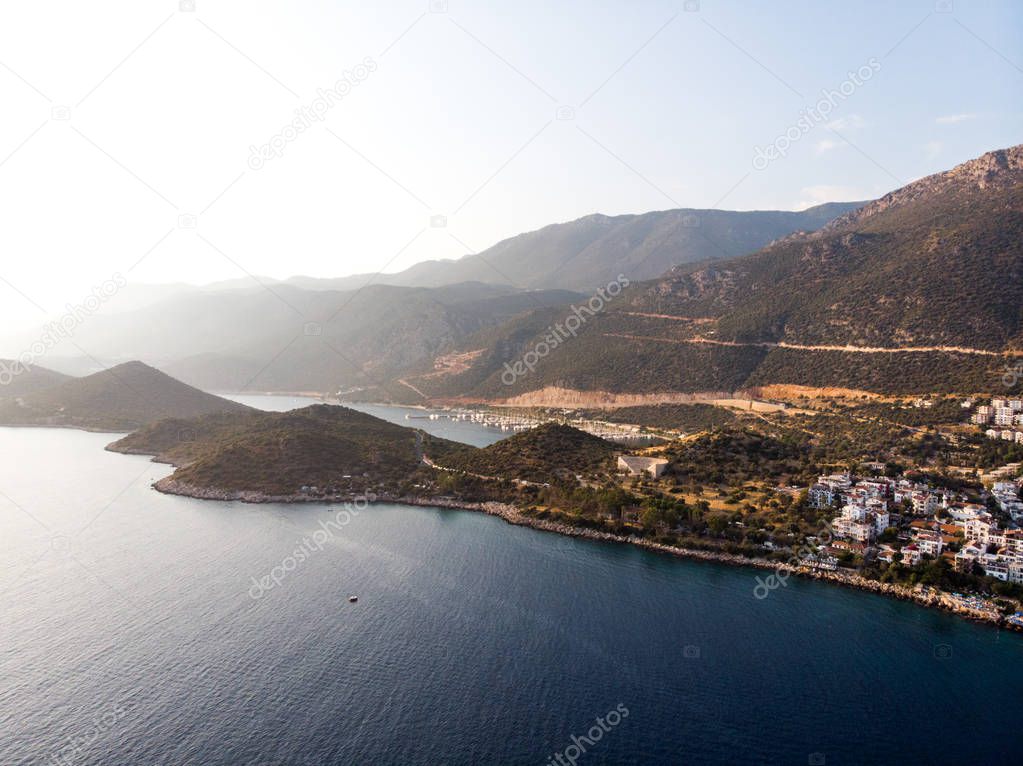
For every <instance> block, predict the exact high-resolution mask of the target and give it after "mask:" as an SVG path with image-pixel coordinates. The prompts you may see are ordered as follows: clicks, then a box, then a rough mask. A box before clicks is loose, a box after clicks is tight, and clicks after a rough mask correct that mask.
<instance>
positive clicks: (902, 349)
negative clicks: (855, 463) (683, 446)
mask: <svg viewBox="0 0 1023 766" xmlns="http://www.w3.org/2000/svg"><path fill="white" fill-rule="evenodd" d="M646 316H651V315H646ZM662 318H664V319H685V317H669V316H666V315H664V316H662ZM604 337H607V338H625V339H627V340H649V341H654V342H656V343H675V344H678V345H693V344H700V343H702V344H706V345H709V346H733V347H736V348H743V347H749V348H789V349H793V350H795V351H846V352H851V353H855V354H907V353H925V352H932V353H933V352H940V353H948V354H974V355H977V356H994V357H998V356H1023V350H1016V351H988V350H986V349H982V348H967V347H964V346H899V347H895V348H885V347H883V346H824V345H803V344H800V343H787V342H785V341H778V342H770V341H748V342H743V341H736V340H713V339H712V338H703V337H699V336H697V337H695V338H658V337H656V336H649V335H629V334H627V333H618V332H606V333H604Z"/></svg>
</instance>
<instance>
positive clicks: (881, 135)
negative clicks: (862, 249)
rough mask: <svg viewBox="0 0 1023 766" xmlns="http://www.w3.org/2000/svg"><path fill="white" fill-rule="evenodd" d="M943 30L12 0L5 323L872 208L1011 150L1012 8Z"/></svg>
mask: <svg viewBox="0 0 1023 766" xmlns="http://www.w3.org/2000/svg"><path fill="white" fill-rule="evenodd" d="M951 6H952V3H951V2H949V3H947V4H943V3H938V4H937V5H935V3H934V2H932V1H931V0H927V1H925V2H905V3H897V4H893V3H885V2H856V3H841V4H831V3H828V4H824V3H817V2H783V3H758V4H745V3H728V2H714V0H705V1H704V2H702V3H694V2H688V3H687V2H682V0H677V1H674V2H645V3H641V4H636V3H613V2H597V3H594V2H571V3H557V4H550V3H539V2H515V3H484V2H459V1H458V0H451V2H433V3H428V2H427V0H412V1H410V2H388V3H379V2H369V1H365V2H343V3H342V2H307V1H304V2H293V3H269V2H247V3H242V2H213V1H212V0H198V1H197V2H196V3H194V4H190V3H188V2H185V3H182V4H181V5H180V9H179V4H178V3H177V2H167V1H164V2H153V1H152V0H147V1H146V2H139V1H138V0H135V1H134V2H105V3H100V4H96V3H77V2H41V3H16V4H10V3H9V4H6V5H5V7H4V9H3V11H2V13H3V22H2V23H0V42H2V45H0V50H2V53H0V98H2V99H3V101H4V104H5V109H4V120H3V124H2V125H0V205H2V207H0V209H2V211H3V226H2V228H0V252H2V253H3V261H2V268H0V278H2V281H0V319H2V320H3V321H4V322H5V324H6V326H8V327H11V326H14V325H20V324H24V323H26V322H38V321H40V320H42V319H44V318H45V317H46V316H47V315H51V316H52V315H57V314H59V313H61V312H62V311H64V305H65V303H66V302H69V301H71V302H76V301H80V300H82V299H83V298H84V296H86V295H88V294H89V292H90V291H91V290H92V288H93V287H94V286H96V285H99V284H100V283H101V282H103V280H106V279H109V278H110V277H111V276H112V275H113V274H115V273H120V274H122V275H124V277H125V279H126V280H127V281H128V282H129V283H132V284H137V283H168V282H187V283H194V284H203V283H209V282H214V281H218V280H225V279H237V278H242V279H248V278H249V276H248V275H259V276H267V277H271V278H286V277H288V276H291V275H296V274H304V275H312V276H319V277H336V276H343V275H347V274H353V273H369V274H372V273H376V272H381V271H384V272H394V271H398V270H401V269H403V268H406V267H408V266H409V265H411V264H413V263H416V262H419V261H422V260H426V259H437V258H458V257H460V256H462V255H464V254H466V253H468V252H473V251H477V250H481V249H484V248H486V247H489V246H490V245H492V244H494V243H495V242H497V241H499V240H500V239H502V238H505V237H508V236H512V235H515V234H517V233H520V232H523V231H527V230H531V229H535V228H539V227H541V226H544V225H546V224H548V223H553V222H557V221H565V220H570V219H573V218H576V217H579V216H583V215H587V214H589V213H593V212H602V213H608V214H617V213H636V212H644V211H648V210H656V209H666V208H673V207H696V208H706V207H720V208H725V209H735V210H751V209H782V210H793V209H800V208H803V207H807V206H809V205H813V204H817V203H820V202H825V201H833V200H853V199H868V198H873V197H876V196H879V195H881V194H883V193H884V192H886V191H888V190H890V189H892V188H896V187H898V186H900V185H903V184H904V183H906V182H908V181H910V180H912V179H914V178H918V177H920V176H923V175H926V174H928V173H931V172H934V171H937V170H939V169H943V168H947V167H950V166H952V165H954V164H955V163H957V162H960V161H963V160H965V159H968V158H970V157H974V156H977V155H978V154H980V153H982V152H984V151H987V150H989V149H992V148H996V147H1000V146H1008V145H1010V144H1012V143H1014V142H1016V141H1017V140H1018V136H1019V134H1020V127H1021V125H1023V118H1021V114H1020V110H1019V104H1020V103H1023V99H1021V97H1023V74H1021V70H1020V66H1021V64H1023V52H1021V36H1020V34H1019V32H1020V21H1021V17H1023V9H1021V8H1020V7H1019V6H1018V5H1016V4H1014V3H1008V2H1005V3H971V2H956V3H955V6H954V9H952V8H951ZM949 10H951V12H946V11H949ZM872 61H873V62H875V63H874V64H872V63H871V62H872ZM367 63H368V66H367ZM360 65H362V66H366V67H367V69H366V70H365V71H363V70H359V72H358V74H360V75H361V78H360V77H357V76H354V75H352V74H351V73H353V72H355V70H356V67H357V66H360ZM872 66H873V72H872V75H871V77H870V78H869V80H867V81H863V82H861V83H860V84H858V85H856V86H855V88H854V89H853V90H852V91H851V95H849V96H848V97H845V96H842V97H841V98H839V99H837V100H836V105H835V107H834V109H833V110H832V111H831V113H830V114H829V115H827V119H826V120H820V121H815V120H813V119H811V120H810V123H808V124H809V125H810V127H809V129H808V130H803V129H797V130H796V133H798V134H799V137H798V138H797V140H795V141H792V142H791V145H790V146H788V147H787V148H786V151H785V153H784V156H779V157H778V158H776V159H775V160H773V161H771V162H769V163H766V166H765V167H762V168H757V167H755V165H754V160H755V158H756V157H757V151H758V149H763V148H765V147H768V146H770V145H772V144H774V143H775V141H776V139H778V138H779V137H780V136H784V135H785V133H786V131H787V130H789V129H790V128H791V127H792V126H797V125H798V121H799V120H800V118H801V116H803V114H804V110H806V109H808V108H810V107H812V106H813V105H814V104H816V103H817V102H818V101H819V100H820V99H821V97H822V91H827V90H836V89H839V88H840V87H841V85H842V83H843V82H845V81H846V80H847V79H848V77H849V74H850V73H855V72H857V71H858V70H860V69H861V68H862V67H867V70H864V71H870V68H871V67H872ZM346 72H348V73H349V75H347V76H348V77H349V81H353V82H354V84H353V85H351V86H350V87H348V88H346V89H345V88H343V89H342V90H347V92H345V93H343V95H342V97H340V98H332V99H331V100H330V103H329V104H328V105H327V108H323V103H326V102H321V104H320V105H319V106H317V105H316V103H315V102H316V101H317V99H318V98H322V94H321V93H320V91H321V90H322V91H326V90H328V89H330V88H332V87H334V85H335V83H337V82H338V80H339V79H340V78H344V77H346ZM559 109H560V112H559ZM296 110H304V113H305V114H306V115H309V114H312V113H313V112H314V111H317V110H318V113H317V115H316V118H315V119H307V121H308V123H309V128H308V129H304V130H303V131H302V132H300V133H297V134H292V135H291V136H290V140H284V141H280V140H278V141H277V146H276V147H275V155H274V156H272V157H271V158H270V159H266V160H265V161H262V162H259V161H254V160H253V159H252V155H251V153H250V147H257V152H258V147H260V146H262V145H265V144H268V143H270V142H271V141H273V140H274V137H275V136H278V135H279V134H281V133H282V129H283V128H284V127H285V126H286V125H287V124H288V123H289V122H290V121H292V120H294V119H296ZM320 118H322V119H320ZM804 119H805V118H804ZM796 133H793V135H795V134H796ZM761 164H765V163H761ZM255 165H261V166H260V167H258V168H256V167H254V166H255ZM437 215H440V216H444V217H445V218H446V226H437V225H434V226H431V225H430V222H431V218H432V217H433V216H437ZM437 220H438V219H434V221H435V223H436V221H437ZM495 281H500V279H499V277H498V276H497V275H495Z"/></svg>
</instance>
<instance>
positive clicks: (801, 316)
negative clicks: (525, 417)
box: [409, 146, 1023, 399]
mask: <svg viewBox="0 0 1023 766" xmlns="http://www.w3.org/2000/svg"><path fill="white" fill-rule="evenodd" d="M561 319H564V316H563V315H559V313H558V312H557V311H556V310H546V311H534V312H531V313H530V314H527V315H523V316H521V317H517V318H515V319H513V320H512V321H510V322H509V323H507V324H506V325H504V326H502V327H500V328H497V329H494V330H488V331H485V332H482V333H480V334H479V335H477V336H474V337H472V338H470V339H468V340H467V341H466V343H465V345H464V347H463V351H464V352H468V351H472V350H478V351H479V353H478V355H477V356H475V357H474V360H473V364H472V365H470V366H469V367H468V368H467V369H464V370H461V371H459V372H458V374H452V375H447V376H440V377H438V376H422V377H419V376H409V380H410V381H411V382H412V383H413V384H414V385H416V387H417V388H419V389H420V390H422V391H424V392H425V393H426V394H427V395H429V396H431V397H439V398H445V397H463V398H465V397H468V398H473V397H480V398H485V399H486V398H506V397H509V396H517V395H520V394H525V393H527V392H530V391H539V390H541V389H544V388H562V389H571V390H577V391H608V392H696V391H708V392H722V391H735V390H739V389H744V388H751V387H762V386H767V385H775V384H782V385H794V386H807V387H835V388H844V389H853V390H867V391H879V392H901V393H915V392H927V391H950V392H983V391H991V390H993V386H994V385H995V384H996V382H997V381H998V380H999V379H1000V376H1001V374H1002V373H1003V372H1004V368H1005V366H1006V365H1008V364H1010V363H1013V362H1015V361H1018V359H1019V357H1016V356H1013V354H1016V353H1018V352H1019V351H1020V350H1021V349H1023V147H1021V146H1015V147H1010V148H1007V149H1002V150H998V151H994V152H989V153H987V154H985V155H983V156H982V157H979V158H976V159H974V160H971V161H969V162H966V163H963V164H961V165H959V166H957V167H955V168H953V169H951V170H949V171H946V172H944V173H938V174H935V175H933V176H928V177H927V178H923V179H920V180H918V181H916V182H913V183H911V184H909V185H907V186H905V187H903V188H901V189H897V190H895V191H893V192H891V193H889V194H887V195H885V196H884V197H882V198H881V199H879V200H877V201H875V202H872V203H869V204H867V205H865V206H864V207H863V208H861V209H859V210H857V211H852V212H849V213H847V214H846V215H844V216H842V217H840V218H838V219H836V220H834V221H833V222H831V223H829V224H828V225H826V226H825V227H823V228H822V229H820V230H819V231H816V232H812V233H803V234H794V235H790V236H787V237H785V238H782V239H780V240H778V241H776V242H774V243H772V244H770V245H767V246H766V247H764V248H763V249H761V250H759V251H757V252H756V253H752V254H749V255H746V256H742V257H738V258H729V259H720V260H716V261H713V262H706V263H700V264H689V265H681V266H677V267H675V268H674V269H672V270H671V271H670V272H668V273H667V274H665V275H664V276H663V277H661V278H659V279H656V280H652V281H647V282H641V283H636V284H634V285H632V286H631V287H630V288H629V289H628V290H626V291H625V292H624V293H623V294H622V296H621V297H620V298H618V299H616V300H614V301H613V302H611V303H610V304H609V306H608V308H607V309H606V310H605V311H604V312H602V313H600V314H599V315H597V316H596V317H594V318H593V319H592V320H591V321H589V322H587V323H586V325H585V326H584V327H583V328H582V330H581V331H580V332H579V334H578V336H577V337H575V338H573V339H571V341H570V342H566V343H564V344H562V345H561V346H560V347H559V348H558V349H557V350H556V351H554V352H552V353H550V354H549V355H547V356H545V357H544V358H542V359H540V361H539V363H538V364H537V365H536V367H535V370H534V371H533V372H532V373H531V374H530V375H526V376H522V377H521V379H517V380H515V381H514V383H513V384H512V385H505V384H504V383H502V381H501V375H502V374H503V373H505V371H506V370H507V368H506V367H505V365H506V364H511V363H514V362H515V361H516V360H517V359H521V358H522V356H523V355H524V354H526V353H528V352H529V351H530V350H531V349H535V348H536V347H537V344H538V343H539V342H540V341H541V340H542V339H543V338H544V336H545V334H547V333H549V332H550V330H549V328H550V327H551V325H552V324H553V323H554V322H557V321H558V320H561ZM1021 377H1023V376H1021Z"/></svg>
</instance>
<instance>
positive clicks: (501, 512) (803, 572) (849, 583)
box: [153, 476, 1023, 630]
mask: <svg viewBox="0 0 1023 766" xmlns="http://www.w3.org/2000/svg"><path fill="white" fill-rule="evenodd" d="M153 487H154V488H155V489H156V490H157V491H159V492H162V493H164V494H169V495H181V496H184V497H191V498H196V499H199V500H227V501H237V502H243V503H320V504H323V503H345V502H349V503H350V502H355V501H356V500H359V499H362V500H366V499H368V498H367V497H366V496H362V495H345V496H341V495H338V496H333V497H312V496H309V495H298V494H290V495H268V494H265V493H262V492H251V491H235V490H222V489H214V488H206V487H196V486H194V485H189V484H185V483H183V482H179V481H175V480H174V479H172V478H171V477H169V476H168V477H166V478H163V479H160V480H159V481H157V482H155V483H154V484H153ZM370 502H375V503H396V504H403V505H416V506H424V507H436V508H452V509H458V510H464V511H475V512H477V513H486V514H488V515H490V516H497V517H498V518H500V519H503V520H504V521H506V522H508V523H509V524H515V525H516V526H524V527H531V528H533V529H538V530H541V531H544V532H553V533H557V534H561V535H567V536H570V537H581V538H586V539H588V540H596V541H599V542H606V543H617V544H619V545H634V546H637V547H640V548H645V549H646V550H650V551H655V552H657V553H666V554H669V555H672V556H678V557H680V558H688V559H697V560H700V561H708V562H713V563H718V564H728V565H730V566H743V567H753V568H756V569H764V570H772V572H773V574H771V575H768V577H767V578H766V579H767V581H768V583H769V582H770V581H771V580H772V578H774V582H775V584H774V585H773V586H772V585H770V584H765V582H764V580H763V579H761V578H757V585H755V586H751V594H752V595H754V597H758V598H763V596H757V595H756V592H757V588H758V587H759V588H764V589H765V594H766V592H769V591H770V590H773V589H774V588H776V587H783V586H784V581H785V580H786V579H787V578H788V577H789V576H792V575H795V576H797V577H803V578H808V579H813V580H821V581H826V582H831V583H835V584H837V585H843V586H845V587H848V588H856V589H858V590H865V591H869V592H871V593H877V594H879V595H883V596H888V597H890V598H896V599H899V600H900V601H912V602H914V603H916V604H919V605H920V606H926V607H931V608H936V609H942V610H944V611H948V612H951V613H953V614H956V615H958V616H960V617H964V618H966V619H968V620H973V621H976V622H985V623H988V624H991V625H995V626H997V627H1000V628H1007V629H1011V630H1023V627H1021V626H1019V625H1016V624H1013V623H1010V622H1008V621H1007V620H1006V619H1005V618H1004V617H1003V616H1002V615H1001V614H1000V613H999V612H998V611H997V610H996V609H995V608H994V607H993V606H991V607H989V608H980V607H979V606H971V605H969V604H966V603H963V602H962V601H960V600H957V599H956V598H955V597H954V596H953V595H952V594H950V593H946V592H944V591H938V590H934V589H924V588H922V587H920V586H917V587H914V588H908V587H906V586H903V585H893V584H891V583H882V582H878V581H877V580H869V579H867V578H865V577H861V576H860V575H857V574H854V573H851V572H842V571H830V570H820V569H811V568H810V567H807V566H800V565H796V564H791V563H788V562H784V561H782V562H779V561H771V560H769V559H762V558H746V557H745V556H739V555H736V554H732V553H725V552H721V551H704V550H698V549H694V548H682V547H677V546H672V545H664V544H662V543H657V542H654V541H652V540H647V539H644V538H641V537H635V536H631V535H628V536H627V535H616V534H612V533H610V532H599V531H597V530H593V529H586V528H583V527H574V526H571V525H569V524H564V523H562V522H557V521H551V520H549V519H538V518H536V517H533V516H528V515H526V514H525V513H523V512H522V511H521V510H520V509H519V508H517V507H515V506H513V505H510V504H508V503H499V502H482V503H476V502H470V501H467V500H458V499H456V498H450V497H420V496H408V495H404V496H399V495H392V494H386V493H384V494H377V495H372V499H371V500H370Z"/></svg>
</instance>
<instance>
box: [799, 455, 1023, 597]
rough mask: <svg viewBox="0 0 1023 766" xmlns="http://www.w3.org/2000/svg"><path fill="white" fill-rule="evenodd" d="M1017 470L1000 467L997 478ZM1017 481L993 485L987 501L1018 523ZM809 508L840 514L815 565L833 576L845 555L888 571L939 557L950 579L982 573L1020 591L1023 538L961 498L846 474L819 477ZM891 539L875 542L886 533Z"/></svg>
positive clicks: (1022, 517) (1021, 515)
mask: <svg viewBox="0 0 1023 766" xmlns="http://www.w3.org/2000/svg"><path fill="white" fill-rule="evenodd" d="M1018 469H1019V465H1018V464H1013V465H1009V466H1005V467H1004V469H1003V470H1002V473H1001V474H1000V475H1001V476H1002V477H1004V478H1008V477H1009V476H1015V475H1016V474H1017V473H1018V472H1019V471H1018ZM1020 482H1023V480H1019V481H1010V480H1005V481H996V482H995V483H994V485H993V486H992V488H991V497H992V498H993V499H994V501H995V503H997V505H998V507H999V509H1000V510H1001V511H1002V512H1003V513H1005V514H1006V515H1007V516H1009V517H1010V518H1011V519H1012V522H1013V525H1016V524H1017V523H1019V522H1023V501H1021V499H1020ZM808 499H809V502H810V503H811V504H812V505H814V506H815V507H817V508H833V507H838V508H840V511H839V515H838V516H837V517H836V518H835V519H834V520H833V521H832V522H831V531H832V535H833V538H834V539H833V540H832V541H831V542H830V544H829V545H828V546H826V547H825V548H824V549H823V550H822V551H821V552H820V553H819V554H817V555H816V556H815V557H814V559H815V561H816V562H817V565H818V566H823V567H825V568H834V565H835V564H836V563H837V559H838V557H839V556H841V555H843V554H844V553H846V552H849V553H853V554H858V555H860V556H864V557H867V556H868V555H869V556H876V557H877V559H878V560H881V561H887V562H889V563H891V562H894V561H900V562H901V563H902V564H904V565H906V566H914V565H916V564H919V563H920V562H922V561H924V560H925V559H937V558H939V557H944V558H945V559H946V560H947V561H948V562H949V563H950V564H951V565H953V566H954V567H955V568H956V570H957V571H961V572H975V571H977V570H978V567H979V569H980V571H983V572H984V574H987V575H989V576H991V577H995V578H997V579H999V580H1004V581H1007V582H1012V583H1020V584H1023V530H1020V529H1001V528H1000V527H999V525H998V522H997V521H996V520H995V518H994V516H993V515H992V513H991V512H990V511H989V510H988V508H987V506H984V505H980V504H978V503H971V502H968V501H967V499H966V497H965V496H961V495H958V494H956V493H954V492H952V491H949V490H944V489H934V488H931V487H929V486H928V485H926V484H922V483H920V482H915V481H911V480H909V479H906V478H887V477H877V478H870V479H857V478H856V477H854V476H852V475H850V474H848V473H838V474H832V475H830V476H821V477H819V478H818V481H817V483H816V484H814V485H813V486H812V487H810V490H809V493H808ZM892 528H894V530H895V532H896V534H895V535H894V537H893V536H891V533H889V534H888V536H886V539H885V541H881V540H879V539H878V538H880V537H881V536H882V535H883V534H884V533H885V530H888V529H892Z"/></svg>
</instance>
